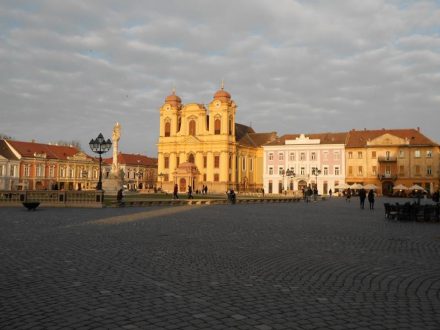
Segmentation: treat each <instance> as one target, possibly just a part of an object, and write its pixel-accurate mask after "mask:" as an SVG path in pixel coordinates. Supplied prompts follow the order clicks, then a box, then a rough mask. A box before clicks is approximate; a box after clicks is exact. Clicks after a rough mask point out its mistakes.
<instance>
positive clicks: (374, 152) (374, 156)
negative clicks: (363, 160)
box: [371, 151, 376, 159]
mask: <svg viewBox="0 0 440 330" xmlns="http://www.w3.org/2000/svg"><path fill="white" fill-rule="evenodd" d="M371 158H373V159H374V158H376V151H372V152H371Z"/></svg>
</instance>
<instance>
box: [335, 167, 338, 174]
mask: <svg viewBox="0 0 440 330" xmlns="http://www.w3.org/2000/svg"><path fill="white" fill-rule="evenodd" d="M335 175H339V166H335Z"/></svg>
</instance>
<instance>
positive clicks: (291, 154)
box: [289, 152, 295, 161]
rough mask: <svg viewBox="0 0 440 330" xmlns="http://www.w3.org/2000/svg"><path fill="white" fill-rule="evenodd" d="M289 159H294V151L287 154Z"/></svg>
mask: <svg viewBox="0 0 440 330" xmlns="http://www.w3.org/2000/svg"><path fill="white" fill-rule="evenodd" d="M289 160H290V161H294V160H295V153H294V152H291V153H290V155H289Z"/></svg>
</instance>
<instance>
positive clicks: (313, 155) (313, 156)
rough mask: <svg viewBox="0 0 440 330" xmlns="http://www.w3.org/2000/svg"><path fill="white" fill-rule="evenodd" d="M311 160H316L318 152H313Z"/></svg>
mask: <svg viewBox="0 0 440 330" xmlns="http://www.w3.org/2000/svg"><path fill="white" fill-rule="evenodd" d="M311 158H312V160H316V152H312V156H311Z"/></svg>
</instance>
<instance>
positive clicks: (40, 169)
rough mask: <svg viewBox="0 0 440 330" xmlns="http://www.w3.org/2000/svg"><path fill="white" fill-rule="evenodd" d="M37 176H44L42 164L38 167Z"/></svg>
mask: <svg viewBox="0 0 440 330" xmlns="http://www.w3.org/2000/svg"><path fill="white" fill-rule="evenodd" d="M37 176H40V177H41V176H44V166H43V165H41V164H39V165H37Z"/></svg>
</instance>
